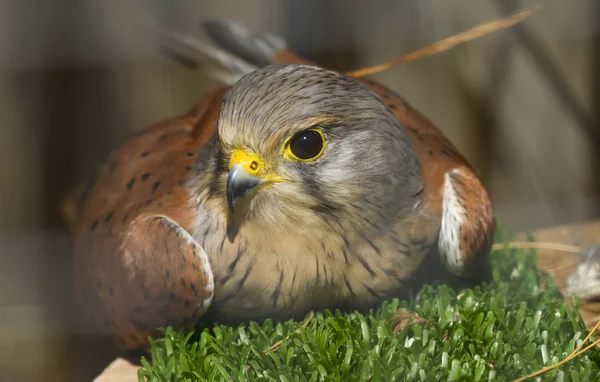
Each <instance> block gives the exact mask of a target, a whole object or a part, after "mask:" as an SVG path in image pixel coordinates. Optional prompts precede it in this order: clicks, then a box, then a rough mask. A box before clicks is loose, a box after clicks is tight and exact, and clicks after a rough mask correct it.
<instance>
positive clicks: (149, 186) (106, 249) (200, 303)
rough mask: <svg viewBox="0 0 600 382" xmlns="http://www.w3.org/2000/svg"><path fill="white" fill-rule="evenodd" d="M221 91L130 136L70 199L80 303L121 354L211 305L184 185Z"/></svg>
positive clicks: (188, 192) (208, 275)
mask: <svg viewBox="0 0 600 382" xmlns="http://www.w3.org/2000/svg"><path fill="white" fill-rule="evenodd" d="M225 91H226V89H225V88H223V89H219V90H216V91H215V92H212V93H209V94H208V95H206V96H205V97H204V98H203V99H202V100H201V101H200V102H199V103H198V104H197V105H196V106H195V107H194V108H193V109H192V110H191V111H190V112H189V113H187V114H186V115H183V116H180V117H176V118H172V119H169V120H167V121H164V122H161V123H157V124H156V125H154V126H150V127H149V128H147V129H144V130H143V131H141V132H140V133H138V134H136V135H135V136H133V137H131V138H130V139H129V140H128V141H127V142H125V144H124V145H123V146H122V147H121V148H120V149H118V150H116V151H115V152H114V153H113V154H112V155H110V157H109V159H108V160H107V161H106V163H105V165H104V166H103V167H102V169H101V170H100V172H99V174H98V175H97V177H96V179H95V181H94V182H93V183H92V184H90V186H89V187H88V188H87V190H86V192H85V193H84V194H79V195H78V196H77V198H71V200H75V201H76V202H75V203H73V202H72V201H71V202H70V203H69V201H67V202H66V205H69V206H70V207H69V209H68V212H69V213H68V214H66V215H67V216H68V217H70V223H71V225H72V229H73V236H74V273H75V282H76V290H77V294H78V297H79V301H80V303H81V305H82V307H83V308H84V310H86V311H88V312H89V317H90V320H91V321H92V322H94V323H95V324H96V325H95V326H97V327H99V328H100V329H102V330H103V331H104V332H106V333H107V334H109V335H110V336H111V337H112V338H114V339H115V340H116V341H117V342H118V343H119V344H120V345H121V346H122V347H124V348H126V349H132V350H134V349H137V348H140V347H143V346H145V344H147V340H146V337H147V335H149V334H156V333H157V332H156V328H157V327H159V326H163V325H168V324H172V325H175V326H179V325H184V324H186V323H191V322H193V321H194V320H196V319H197V318H200V317H201V316H202V314H203V312H204V310H205V309H206V308H207V307H208V305H209V304H210V297H211V296H212V293H213V291H212V284H213V282H212V277H213V276H212V273H211V271H210V264H209V263H208V260H207V258H206V254H205V253H204V251H203V250H202V248H201V247H200V246H198V244H197V243H196V242H195V241H194V240H193V239H192V237H191V236H190V234H189V233H188V232H191V226H192V221H194V219H197V218H198V216H195V215H194V214H193V208H191V206H193V203H194V202H195V193H194V191H193V190H192V189H191V188H190V185H189V179H190V177H191V176H192V175H193V173H194V171H193V168H194V163H195V156H196V155H197V154H198V153H199V152H202V148H203V147H204V145H205V143H206V142H207V141H208V139H209V138H210V137H211V136H212V135H213V133H214V130H215V126H216V121H217V117H218V113H219V110H220V104H221V101H222V96H223V94H224V92H225Z"/></svg>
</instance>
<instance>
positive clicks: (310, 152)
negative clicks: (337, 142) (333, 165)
mask: <svg viewBox="0 0 600 382" xmlns="http://www.w3.org/2000/svg"><path fill="white" fill-rule="evenodd" d="M323 151H325V136H324V135H323V132H322V131H321V130H318V129H307V130H303V131H301V132H299V133H297V134H295V135H292V136H291V137H289V138H288V139H286V140H285V142H284V143H283V156H284V158H285V159H287V160H293V161H299V162H312V161H315V160H317V159H318V158H319V157H320V156H321V155H322V154H323Z"/></svg>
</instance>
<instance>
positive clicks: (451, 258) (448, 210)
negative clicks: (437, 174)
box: [438, 169, 466, 275]
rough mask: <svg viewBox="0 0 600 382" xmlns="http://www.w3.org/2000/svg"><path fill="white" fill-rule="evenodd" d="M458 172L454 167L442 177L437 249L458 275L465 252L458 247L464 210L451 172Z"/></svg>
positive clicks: (460, 272) (463, 263)
mask: <svg viewBox="0 0 600 382" xmlns="http://www.w3.org/2000/svg"><path fill="white" fill-rule="evenodd" d="M453 173H455V174H459V173H460V170H459V169H455V170H453V171H452V172H451V173H447V174H446V175H445V179H444V194H443V199H442V223H441V229H440V237H439V240H438V249H439V252H440V256H441V257H442V259H443V260H444V261H445V262H446V266H447V267H448V269H449V270H450V271H452V272H454V273H456V274H458V275H460V274H462V273H463V271H464V266H465V253H464V252H463V250H462V249H461V247H460V227H461V226H462V224H463V222H464V221H465V220H466V210H465V208H464V207H463V206H462V205H461V204H460V201H459V198H458V195H457V193H456V188H455V185H454V182H453V181H452V174H453Z"/></svg>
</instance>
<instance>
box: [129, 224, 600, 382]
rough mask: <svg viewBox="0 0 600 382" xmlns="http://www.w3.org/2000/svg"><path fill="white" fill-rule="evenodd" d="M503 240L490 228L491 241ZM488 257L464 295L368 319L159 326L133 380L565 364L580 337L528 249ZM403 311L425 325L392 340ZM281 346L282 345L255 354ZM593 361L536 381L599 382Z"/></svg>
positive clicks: (480, 372)
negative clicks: (482, 276) (489, 276)
mask: <svg viewBox="0 0 600 382" xmlns="http://www.w3.org/2000/svg"><path fill="white" fill-rule="evenodd" d="M508 238H509V235H507V234H506V233H504V232H498V233H497V236H496V242H505V241H507V240H508ZM491 261H492V267H493V281H492V282H490V283H486V284H482V285H480V286H477V287H475V288H472V289H462V290H452V289H450V288H449V287H447V286H446V285H444V284H442V283H435V284H432V285H427V286H425V287H424V288H423V289H422V290H421V291H420V292H419V293H418V294H417V295H416V296H415V298H414V299H412V300H411V301H398V300H392V301H388V302H386V303H384V304H383V305H382V306H381V307H380V308H379V309H378V310H377V311H373V312H370V313H369V314H366V315H363V314H359V313H356V312H355V313H341V312H339V311H334V312H330V311H325V312H321V313H318V314H317V315H316V316H315V318H314V319H313V320H312V321H311V323H310V325H309V326H308V327H307V328H306V329H304V330H302V331H301V332H300V334H295V333H294V331H295V330H296V329H298V328H299V327H300V325H301V323H300V322H293V321H289V322H285V323H273V322H272V321H269V320H267V321H265V322H264V323H262V324H261V325H258V324H256V323H250V324H249V325H243V326H239V327H227V326H217V327H214V328H210V329H203V330H198V331H197V332H175V331H173V330H172V329H171V328H167V329H165V336H164V338H160V339H153V340H151V342H152V360H153V362H152V364H149V363H148V361H147V360H146V359H145V358H144V359H142V362H143V364H144V366H145V369H146V370H140V371H139V374H138V375H139V377H140V378H143V377H146V378H148V379H149V380H150V381H221V380H234V381H237V380H273V381H305V380H306V381H308V380H310V381H341V380H343V381H350V380H352V381H360V380H370V381H394V380H418V381H430V380H453V381H459V380H469V381H472V380H475V381H488V380H511V379H514V378H517V377H520V376H524V375H526V374H529V373H530V372H533V371H536V370H539V369H541V368H543V367H545V366H548V365H551V364H555V363H557V362H558V361H560V360H562V359H564V358H565V357H566V356H567V355H568V354H569V353H571V352H572V351H573V349H574V348H575V347H576V346H577V345H578V344H579V342H581V341H582V340H583V339H584V338H585V336H586V334H587V331H586V329H585V325H584V323H583V320H582V318H581V316H580V315H579V314H578V312H577V311H576V310H575V311H573V310H572V309H570V308H569V307H568V306H567V304H566V303H565V302H564V300H563V297H562V295H561V293H560V291H559V290H558V289H557V287H556V285H555V284H554V282H553V281H552V279H551V278H550V277H549V275H548V274H546V273H543V272H541V271H539V270H538V269H537V268H536V266H535V265H536V256H535V251H534V250H508V249H507V250H504V251H497V252H494V253H493V254H492V259H491ZM574 303H575V306H577V301H576V299H575V300H574ZM403 308H405V309H408V310H410V311H413V312H415V313H417V314H418V315H419V316H420V317H422V318H424V319H426V320H427V322H426V323H413V324H409V325H408V326H407V327H406V328H405V329H404V330H403V331H401V332H400V333H399V334H398V335H397V336H394V335H393V333H392V332H393V323H391V322H390V319H392V317H393V315H394V313H395V312H397V311H398V310H399V309H403ZM288 335H289V338H288V339H285V337H286V336H288ZM279 340H283V341H282V344H281V348H280V349H278V350H277V351H275V352H270V353H269V354H268V355H265V354H264V353H263V351H264V350H265V349H267V348H268V347H269V346H270V345H272V344H274V343H275V342H277V341H279ZM592 340H593V338H592ZM246 365H249V366H250V367H249V368H248V369H247V368H246ZM599 365H600V350H599V349H598V348H594V349H592V350H590V351H588V352H586V353H585V354H583V355H581V356H579V357H577V358H575V359H574V360H572V361H570V362H568V363H567V364H566V365H563V366H561V367H560V368H558V369H555V370H552V371H551V372H549V373H547V374H544V375H543V376H542V377H541V380H565V381H566V380H573V381H591V380H600V368H599Z"/></svg>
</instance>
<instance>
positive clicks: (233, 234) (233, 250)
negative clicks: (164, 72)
mask: <svg viewBox="0 0 600 382" xmlns="http://www.w3.org/2000/svg"><path fill="white" fill-rule="evenodd" d="M203 28H204V30H205V32H206V34H207V35H208V36H209V38H208V40H209V41H208V42H202V41H200V40H197V39H195V38H192V37H189V36H183V35H178V34H175V33H171V32H169V33H167V32H165V36H167V40H168V41H170V53H169V54H170V55H171V56H172V57H178V58H179V59H181V60H187V62H188V63H192V64H194V65H203V66H207V67H209V66H211V65H212V67H213V69H212V73H213V75H214V77H215V78H217V79H219V80H220V81H221V82H223V86H222V87H219V88H217V89H215V90H213V91H211V92H209V93H208V94H206V95H205V96H203V97H202V98H201V100H200V101H199V102H198V103H197V104H196V105H195V106H193V107H192V108H191V109H190V110H188V111H187V112H183V113H182V114H181V115H180V116H176V117H173V118H170V119H167V120H164V121H160V122H157V123H156V124H154V125H152V126H149V127H147V128H145V129H143V130H142V131H140V132H137V133H135V134H134V135H133V136H132V137H130V138H129V139H128V140H127V141H126V142H125V143H123V144H122V145H121V146H120V147H119V148H117V149H116V150H115V151H114V152H113V153H112V154H111V155H110V156H109V158H108V159H107V160H106V161H105V163H104V164H103V165H102V167H101V169H100V170H99V172H98V173H97V175H96V176H95V178H94V180H93V182H90V183H89V184H88V185H87V186H86V187H85V188H80V189H79V190H80V191H79V192H75V193H73V194H72V195H70V197H69V198H67V199H66V200H65V201H64V203H63V206H64V208H63V210H64V211H65V212H64V215H65V219H66V220H67V221H68V223H69V225H70V227H71V232H72V237H73V265H74V277H75V290H76V294H77V298H78V300H79V302H80V304H81V306H82V307H83V309H84V311H85V312H86V313H87V317H88V319H89V321H90V322H91V323H93V325H95V326H96V327H97V328H98V330H100V331H102V332H103V333H105V334H106V335H108V336H110V337H111V338H112V339H113V340H114V341H115V342H116V343H117V344H118V345H119V346H120V347H121V348H123V349H126V350H139V349H147V347H148V337H149V336H155V335H157V333H159V331H158V330H159V329H160V328H162V327H166V326H169V325H170V326H173V327H176V328H185V327H194V326H195V325H199V324H200V323H203V322H223V323H236V322H247V321H250V320H259V319H263V318H272V319H277V320H284V319H289V318H298V317H302V316H303V315H305V314H307V313H308V312H309V311H311V310H319V309H369V308H371V307H373V306H377V304H380V303H382V302H383V301H384V300H386V299H390V298H393V297H394V296H399V295H402V293H404V292H405V291H406V290H407V288H408V287H409V280H411V278H412V279H414V278H415V277H416V276H415V275H417V274H422V275H423V277H425V278H426V279H427V280H429V279H431V278H432V277H434V276H435V272H434V268H435V267H439V268H440V269H443V270H444V271H446V272H448V273H449V274H451V275H453V276H455V277H457V278H458V279H460V280H472V279H476V278H478V277H479V276H480V275H481V274H483V273H485V270H486V269H489V252H490V249H491V244H492V242H493V236H494V232H495V229H496V220H495V215H494V211H493V207H492V203H491V200H490V198H489V195H488V192H487V191H486V189H485V187H484V186H483V184H482V182H481V180H480V179H479V177H478V175H477V174H476V172H475V170H474V169H473V167H472V166H471V165H470V164H469V163H468V162H467V160H466V159H465V158H464V157H463V156H462V155H461V154H460V153H459V152H458V150H457V149H456V148H455V147H454V146H453V144H452V143H451V142H450V141H449V140H448V139H447V138H446V137H445V136H444V135H443V134H442V132H441V131H440V130H439V129H438V128H437V127H436V126H435V125H434V124H433V123H432V122H431V121H430V120H429V119H427V118H426V117H425V116H423V115H422V114H421V113H420V112H419V111H417V110H416V109H414V108H413V107H411V106H410V105H409V104H408V102H407V101H405V100H404V99H403V98H402V97H401V96H400V95H398V94H397V93H396V92H394V91H392V90H390V89H389V88H387V87H385V86H383V85H382V84H380V83H378V82H375V81H373V80H370V79H365V78H353V77H350V76H347V75H345V74H343V73H340V72H338V71H335V70H333V69H329V68H326V67H323V66H320V65H318V64H316V63H313V62H311V61H308V60H306V59H304V58H302V57H301V56H299V55H297V54H295V53H294V52H293V51H292V50H291V49H290V48H288V47H287V45H286V43H285V41H284V40H283V39H281V38H280V37H277V36H273V35H268V34H262V35H260V34H252V33H251V32H250V31H248V30H247V29H246V28H245V27H243V26H242V25H241V24H238V23H237V22H234V21H231V20H214V21H208V22H205V23H204V24H203ZM427 259H429V260H427Z"/></svg>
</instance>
